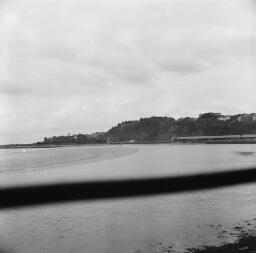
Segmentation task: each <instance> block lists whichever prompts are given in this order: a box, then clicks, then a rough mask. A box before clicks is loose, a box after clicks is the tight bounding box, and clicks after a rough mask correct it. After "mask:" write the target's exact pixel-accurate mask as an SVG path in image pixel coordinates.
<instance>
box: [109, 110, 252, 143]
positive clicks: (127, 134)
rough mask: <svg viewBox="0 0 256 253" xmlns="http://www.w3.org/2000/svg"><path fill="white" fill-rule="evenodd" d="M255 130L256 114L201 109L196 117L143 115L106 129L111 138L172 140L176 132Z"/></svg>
mask: <svg viewBox="0 0 256 253" xmlns="http://www.w3.org/2000/svg"><path fill="white" fill-rule="evenodd" d="M242 134H256V114H240V115H231V116H228V115H221V114H220V113H204V114H200V115H199V117H198V118H190V117H186V118H180V119H178V120H175V119H174V118H168V117H151V118H142V119H140V120H137V121H125V122H122V123H120V124H118V125H117V126H115V127H113V128H111V129H110V130H109V131H108V132H107V133H106V135H107V137H108V138H109V140H110V141H113V142H119V141H167V140H169V141H171V140H172V139H174V138H175V137H177V136H204V135H214V136H216V135H242Z"/></svg>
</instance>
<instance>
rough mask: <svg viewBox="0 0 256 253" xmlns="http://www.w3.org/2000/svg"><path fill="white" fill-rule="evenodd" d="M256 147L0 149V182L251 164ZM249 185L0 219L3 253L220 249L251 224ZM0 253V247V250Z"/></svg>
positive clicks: (254, 210)
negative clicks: (233, 233)
mask: <svg viewBox="0 0 256 253" xmlns="http://www.w3.org/2000/svg"><path fill="white" fill-rule="evenodd" d="M254 152H256V145H167V144H163V145H122V146H121V145H120V146H93V147H92V146H91V147H90V146H83V147H66V148H56V149H26V150H21V149H15V150H0V183H1V185H13V184H15V185H17V184H30V183H38V182H40V183H44V182H56V181H75V180H81V179H86V180H93V179H104V180H105V179H110V178H111V179H113V178H127V177H129V178H132V177H142V176H148V177H154V176H163V175H177V174H187V173H197V172H207V171H217V170H218V171H220V170H224V169H236V168H241V167H250V166H253V165H256V153H254ZM255 192H256V186H255V185H243V186H237V187H229V188H223V189H219V190H211V191H201V192H194V193H186V194H175V195H165V196H157V197H147V198H131V199H122V200H108V201H91V202H79V203H69V204H58V205H50V206H39V207H33V208H24V209H17V210H4V211H1V212H0V243H1V247H2V248H3V249H5V251H6V252H21V253H34V252H39V253H41V252H56V253H65V252H67V253H75V252H77V253H78V252H79V253H80V252H81V253H82V252H83V253H84V252H90V253H107V252H109V253H117V252H120V253H121V252H131V253H134V252H136V251H137V252H139V251H138V250H141V252H149V253H150V252H156V251H158V252H164V250H165V249H166V248H167V247H168V246H172V247H173V248H175V249H176V250H178V251H182V250H184V249H185V248H187V247H192V246H196V245H201V244H205V243H208V244H219V243H221V242H224V241H227V240H229V239H230V236H229V235H228V234H227V235H225V234H224V235H223V236H221V237H219V236H218V233H219V232H220V231H223V230H226V231H231V230H232V228H233V227H234V226H235V225H239V224H241V225H244V221H245V220H248V221H249V222H250V224H251V225H253V219H254V218H256V196H255V194H254V193H255ZM0 249H1V248H0Z"/></svg>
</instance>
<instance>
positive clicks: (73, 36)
mask: <svg viewBox="0 0 256 253" xmlns="http://www.w3.org/2000/svg"><path fill="white" fill-rule="evenodd" d="M255 14H256V1H255V0H226V1H223V0H115V1H113V0H108V1H106V0H72V1H70V0H37V1H34V0H17V1H15V0H0V144H7V143H29V142H35V141H41V140H43V138H44V137H45V136H48V137H49V136H53V135H63V134H67V133H71V134H75V133H92V132H96V131H106V130H108V129H109V128H111V127H112V126H114V125H116V124H117V123H118V122H122V121H125V120H135V119H139V118H141V117H150V116H169V117H174V118H180V117H184V116H191V117H196V116H198V114H199V113H203V112H210V111H211V112H221V113H223V114H238V113H243V112H246V113H251V112H256V99H255V94H256V82H255V81H256V72H255V69H256V29H255V28H256V15H255Z"/></svg>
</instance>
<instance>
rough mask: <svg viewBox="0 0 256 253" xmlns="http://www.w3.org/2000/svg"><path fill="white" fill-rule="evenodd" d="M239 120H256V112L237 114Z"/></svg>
mask: <svg viewBox="0 0 256 253" xmlns="http://www.w3.org/2000/svg"><path fill="white" fill-rule="evenodd" d="M237 120H238V121H240V122H245V121H250V122H252V121H256V113H250V114H246V113H244V114H239V115H237Z"/></svg>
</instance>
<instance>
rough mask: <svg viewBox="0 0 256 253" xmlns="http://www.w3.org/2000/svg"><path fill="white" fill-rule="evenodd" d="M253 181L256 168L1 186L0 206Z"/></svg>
mask: <svg viewBox="0 0 256 253" xmlns="http://www.w3.org/2000/svg"><path fill="white" fill-rule="evenodd" d="M251 182H256V169H255V168H250V169H242V170H235V171H226V172H215V173H207V174H199V175H189V176H176V177H162V178H149V179H129V180H111V181H94V182H74V183H58V184H48V185H46V184H45V185H29V186H20V187H13V188H0V208H2V209H3V208H11V207H22V206H31V205H38V204H50V203H57V202H67V201H82V200H96V199H111V198H112V199H113V198H123V197H135V196H150V195H157V194H169V193H179V192H185V191H195V190H204V189H211V188H218V187H223V186H231V185H237V184H244V183H251Z"/></svg>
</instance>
